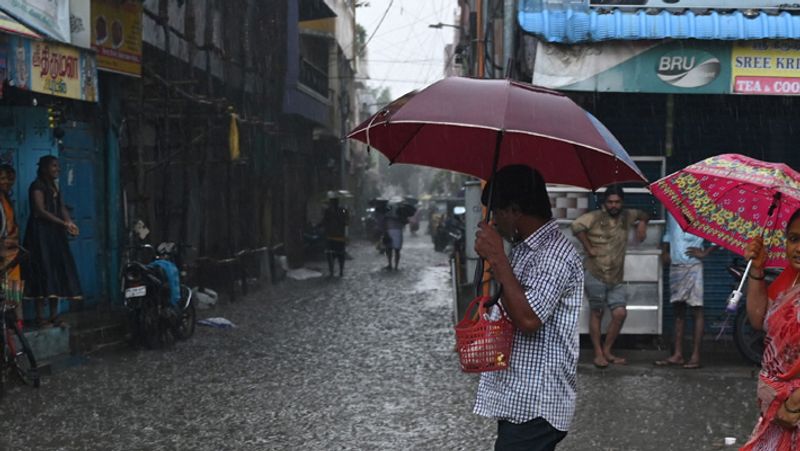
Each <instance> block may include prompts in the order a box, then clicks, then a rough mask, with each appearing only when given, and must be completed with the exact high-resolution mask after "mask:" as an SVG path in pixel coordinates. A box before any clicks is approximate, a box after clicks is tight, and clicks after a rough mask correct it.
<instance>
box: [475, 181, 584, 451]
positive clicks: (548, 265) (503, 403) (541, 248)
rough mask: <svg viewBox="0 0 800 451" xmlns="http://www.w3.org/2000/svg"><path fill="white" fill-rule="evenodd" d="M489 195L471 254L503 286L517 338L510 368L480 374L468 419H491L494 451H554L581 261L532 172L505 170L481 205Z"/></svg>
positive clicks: (571, 380)
mask: <svg viewBox="0 0 800 451" xmlns="http://www.w3.org/2000/svg"><path fill="white" fill-rule="evenodd" d="M492 190H493V191H494V195H493V201H492V214H493V217H494V227H492V226H490V225H488V224H485V223H481V224H480V225H479V230H478V232H477V234H476V239H475V250H476V251H477V252H478V254H479V255H480V256H481V257H482V258H484V259H486V260H487V261H488V262H489V264H490V265H491V268H492V271H493V273H494V279H495V280H496V281H497V282H498V283H500V284H501V285H502V287H503V292H502V298H501V300H500V303H501V304H502V306H503V308H504V309H505V311H506V312H508V315H509V317H510V318H511V321H512V322H513V324H514V327H515V331H514V341H513V345H512V357H511V359H510V363H509V367H508V368H507V369H505V370H502V371H494V372H487V373H483V374H481V379H480V383H479V384H478V392H477V399H476V402H475V409H474V412H475V413H476V414H478V415H482V416H486V417H491V418H495V419H496V420H497V422H498V425H497V440H496V442H495V449H496V450H523V449H524V450H553V449H555V446H556V444H558V442H560V441H561V440H563V439H564V437H566V435H567V431H568V429H569V427H570V423H571V421H572V416H573V414H574V411H575V389H576V381H575V379H576V368H577V363H578V348H579V340H578V316H579V312H580V306H581V302H582V299H583V270H582V266H581V260H580V256H579V255H578V253H577V251H576V250H575V247H574V246H573V245H572V244H571V243H570V242H569V240H568V239H567V238H566V237H565V236H564V235H563V234H562V233H561V231H559V229H558V225H557V224H556V222H555V220H554V219H553V218H552V212H551V208H550V199H549V197H548V195H547V189H546V186H545V181H544V179H543V178H542V176H541V174H540V173H539V172H538V171H536V170H535V169H532V168H530V167H528V166H522V165H513V166H506V167H504V168H503V169H501V170H500V171H499V172H498V173H497V174H496V175H495V176H494V177H493V178H492V180H491V181H490V183H489V184H487V186H486V187H485V188H484V190H483V194H482V199H481V201H482V202H483V204H484V205H486V204H487V203H488V197H489V193H490V192H491V191H492ZM503 239H505V240H508V241H510V242H511V243H512V245H513V249H512V250H511V253H510V255H509V256H506V253H505V250H504V248H503ZM494 313H495V314H497V312H496V310H495V312H494Z"/></svg>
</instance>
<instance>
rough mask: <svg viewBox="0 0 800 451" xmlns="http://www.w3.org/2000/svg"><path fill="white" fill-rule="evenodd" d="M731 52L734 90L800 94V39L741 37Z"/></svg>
mask: <svg viewBox="0 0 800 451" xmlns="http://www.w3.org/2000/svg"><path fill="white" fill-rule="evenodd" d="M731 56H732V58H731V66H732V67H731V76H732V84H733V89H732V90H733V92H735V93H740V94H762V95H780V96H785V95H800V41H777V40H773V41H739V42H736V43H735V44H734V45H733V52H732V55H731Z"/></svg>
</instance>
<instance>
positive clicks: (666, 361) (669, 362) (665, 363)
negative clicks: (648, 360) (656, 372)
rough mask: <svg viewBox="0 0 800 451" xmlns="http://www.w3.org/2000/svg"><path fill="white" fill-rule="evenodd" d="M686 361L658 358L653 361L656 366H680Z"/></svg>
mask: <svg viewBox="0 0 800 451" xmlns="http://www.w3.org/2000/svg"><path fill="white" fill-rule="evenodd" d="M684 363H685V362H684V361H683V360H681V361H680V362H673V361H672V360H669V359H664V360H656V361H655V362H653V365H655V366H678V365H683V364H684Z"/></svg>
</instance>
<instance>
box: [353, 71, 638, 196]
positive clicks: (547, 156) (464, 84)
mask: <svg viewBox="0 0 800 451" xmlns="http://www.w3.org/2000/svg"><path fill="white" fill-rule="evenodd" d="M347 137H348V138H353V139H357V140H359V141H362V142H365V143H367V145H369V146H370V147H374V148H376V149H378V150H379V151H381V152H382V153H383V154H384V155H386V157H387V158H388V159H389V161H390V162H391V163H392V164H394V163H407V164H419V165H424V166H432V167H435V168H440V169H448V170H452V171H457V172H462V173H465V174H470V175H474V176H476V177H478V178H481V179H484V180H488V179H490V178H491V176H492V174H494V173H495V172H496V171H497V170H498V169H501V168H502V167H504V166H507V165H512V164H526V165H528V166H531V167H534V168H536V169H538V170H539V172H541V173H542V175H543V176H544V179H545V181H547V182H548V183H560V184H565V185H573V186H580V187H584V188H589V189H591V190H595V189H596V188H598V187H601V186H604V185H608V184H611V183H617V182H630V181H637V182H647V179H646V178H645V177H644V175H642V173H641V171H639V169H638V168H637V167H636V164H635V163H634V162H633V161H632V160H631V159H630V157H629V156H628V154H627V153H626V152H625V150H624V149H623V148H622V146H621V145H620V144H619V142H618V141H617V140H616V138H614V136H613V135H612V134H611V132H609V131H608V129H607V128H606V127H605V126H603V124H601V123H600V121H598V120H597V119H596V118H595V117H594V116H592V115H591V114H589V113H588V112H586V111H585V110H584V109H582V108H581V107H579V106H578V105H577V104H575V102H573V101H572V100H570V99H569V98H568V97H566V96H565V95H563V94H561V93H558V92H556V91H551V90H548V89H543V88H539V87H535V86H531V85H529V84H525V83H520V82H516V81H511V80H498V79H476V78H462V77H451V78H446V79H444V80H440V81H438V82H436V83H434V84H432V85H430V86H428V87H427V88H425V89H423V90H421V91H418V92H412V93H409V94H406V95H405V96H403V97H401V98H399V99H397V100H395V101H394V102H392V103H390V104H389V105H387V106H386V107H385V108H383V109H382V110H381V111H379V112H377V113H376V114H374V115H373V116H372V117H370V118H369V119H367V120H366V121H364V122H363V123H362V124H361V125H359V126H358V127H356V128H355V129H353V130H352V131H351V132H350V133H349V134H348V135H347Z"/></svg>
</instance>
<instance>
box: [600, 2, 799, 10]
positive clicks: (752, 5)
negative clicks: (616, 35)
mask: <svg viewBox="0 0 800 451" xmlns="http://www.w3.org/2000/svg"><path fill="white" fill-rule="evenodd" d="M589 6H597V7H604V8H608V7H618V8H626V7H627V8H670V9H676V8H678V9H680V8H694V9H717V10H720V9H785V10H790V9H800V4H798V3H797V2H792V1H787V0H589Z"/></svg>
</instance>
